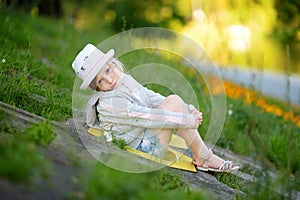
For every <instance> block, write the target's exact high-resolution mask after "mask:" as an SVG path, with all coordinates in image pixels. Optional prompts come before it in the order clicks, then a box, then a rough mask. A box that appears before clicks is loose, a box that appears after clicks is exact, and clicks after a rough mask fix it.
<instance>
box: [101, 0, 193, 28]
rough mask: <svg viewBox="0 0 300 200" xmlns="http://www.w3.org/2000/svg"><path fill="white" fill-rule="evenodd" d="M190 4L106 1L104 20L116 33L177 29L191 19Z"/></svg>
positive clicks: (158, 0) (181, 1)
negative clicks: (135, 29) (128, 30)
mask: <svg viewBox="0 0 300 200" xmlns="http://www.w3.org/2000/svg"><path fill="white" fill-rule="evenodd" d="M190 3H191V2H189V1H185V0H148V1H133V0H118V1H113V0H106V1H105V9H104V10H105V13H104V19H105V21H107V24H108V25H109V24H110V25H111V27H112V29H114V30H115V31H117V32H120V31H124V30H127V29H130V28H138V27H149V26H160V27H168V28H173V29H178V28H180V27H181V26H183V25H184V24H185V23H186V22H187V21H188V20H189V19H190V17H191V4H190Z"/></svg>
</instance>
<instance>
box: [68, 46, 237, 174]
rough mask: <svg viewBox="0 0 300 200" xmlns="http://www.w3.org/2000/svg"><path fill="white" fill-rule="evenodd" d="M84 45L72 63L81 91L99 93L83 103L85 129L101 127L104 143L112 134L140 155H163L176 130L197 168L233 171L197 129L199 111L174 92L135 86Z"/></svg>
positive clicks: (109, 57) (117, 66)
mask: <svg viewBox="0 0 300 200" xmlns="http://www.w3.org/2000/svg"><path fill="white" fill-rule="evenodd" d="M113 56H114V50H113V49H111V50H110V51H108V52H107V53H106V54H105V53H103V52H102V51H100V50H99V49H98V48H96V47H95V46H94V45H92V44H87V45H86V46H85V47H84V48H83V50H81V51H80V52H79V54H78V55H77V56H76V58H75V60H74V61H73V63H72V67H73V69H74V71H75V73H76V74H77V75H78V76H79V77H80V78H81V79H82V80H83V83H82V85H81V86H80V89H86V88H87V87H90V88H91V89H92V90H95V91H98V92H97V93H96V95H94V97H93V98H91V99H90V101H89V102H88V107H87V116H86V121H87V125H88V126H90V127H97V128H101V129H103V130H104V134H105V136H106V138H107V140H108V141H110V140H111V138H112V137H116V138H117V139H123V140H125V141H126V142H127V144H128V145H129V146H130V147H132V148H135V149H137V150H140V151H142V152H145V153H149V154H154V155H156V156H163V154H164V153H165V150H166V148H167V146H168V144H169V142H170V138H171V135H172V133H173V131H176V132H177V133H178V134H179V135H180V136H181V137H182V138H183V139H184V140H185V141H186V143H187V144H188V145H189V146H190V148H191V150H192V152H193V163H194V164H195V165H196V167H197V168H198V169H199V170H202V171H218V172H221V171H231V170H235V169H238V168H239V167H238V166H235V165H234V164H233V162H231V161H225V160H223V159H222V158H220V157H218V156H217V155H215V154H213V153H212V151H211V150H210V149H208V148H207V146H206V145H205V144H204V142H203V140H202V139H201V137H200V135H199V133H198V129H197V128H198V126H199V125H201V122H202V120H203V117H202V113H201V112H200V111H198V110H197V109H196V108H195V107H194V106H193V105H187V104H186V103H184V101H183V100H182V99H181V98H180V97H179V96H177V95H170V96H167V97H164V96H162V95H160V94H158V93H155V92H153V91H151V90H149V89H147V88H146V87H143V86H142V85H141V84H139V83H138V82H137V81H136V80H135V79H134V78H133V77H131V76H130V75H127V74H125V73H124V70H123V65H122V63H121V62H120V61H119V60H118V59H116V58H114V57H113Z"/></svg>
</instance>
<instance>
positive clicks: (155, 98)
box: [144, 87, 166, 108]
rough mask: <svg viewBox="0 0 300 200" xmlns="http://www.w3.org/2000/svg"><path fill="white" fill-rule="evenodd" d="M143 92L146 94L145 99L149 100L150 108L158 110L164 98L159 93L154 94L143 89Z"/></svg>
mask: <svg viewBox="0 0 300 200" xmlns="http://www.w3.org/2000/svg"><path fill="white" fill-rule="evenodd" d="M144 89H145V90H144V91H145V93H146V94H147V97H148V98H149V101H150V103H151V107H152V108H158V106H159V105H160V104H161V103H162V102H163V100H165V98H166V97H164V96H162V95H161V94H159V93H156V92H154V91H152V90H149V89H148V88H146V87H144Z"/></svg>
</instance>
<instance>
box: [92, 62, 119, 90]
mask: <svg viewBox="0 0 300 200" xmlns="http://www.w3.org/2000/svg"><path fill="white" fill-rule="evenodd" d="M121 74H122V72H121V71H120V70H119V69H118V68H116V67H111V66H109V65H105V66H104V67H103V68H102V69H101V70H100V72H99V73H98V74H97V76H96V83H97V87H98V88H99V89H100V90H101V91H104V92H107V91H110V90H113V89H115V88H116V87H117V85H118V81H119V79H120V76H121Z"/></svg>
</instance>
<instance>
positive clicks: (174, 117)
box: [97, 97, 198, 129]
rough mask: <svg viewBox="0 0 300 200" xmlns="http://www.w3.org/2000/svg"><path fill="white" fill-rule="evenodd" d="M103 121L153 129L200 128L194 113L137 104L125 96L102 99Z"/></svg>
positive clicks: (98, 107) (100, 118) (99, 109)
mask: <svg viewBox="0 0 300 200" xmlns="http://www.w3.org/2000/svg"><path fill="white" fill-rule="evenodd" d="M97 109H98V112H99V113H100V114H99V120H100V122H103V123H114V124H122V125H131V126H139V127H145V128H153V129H160V128H164V129H189V128H193V129H194V128H198V125H197V120H196V119H195V117H194V115H193V114H184V113H179V112H171V111H167V110H163V109H154V108H147V107H143V106H139V105H135V104H134V103H132V102H130V101H129V100H127V99H126V98H124V97H114V98H107V99H102V100H101V101H100V102H99V104H98V106H97Z"/></svg>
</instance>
